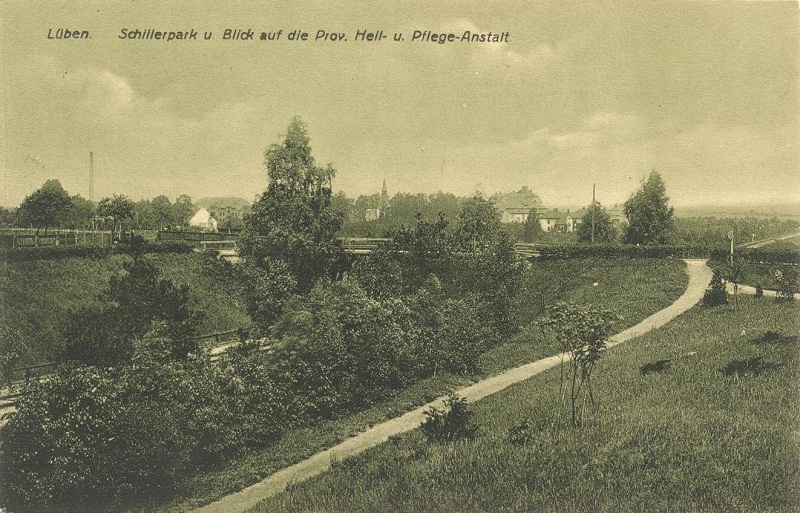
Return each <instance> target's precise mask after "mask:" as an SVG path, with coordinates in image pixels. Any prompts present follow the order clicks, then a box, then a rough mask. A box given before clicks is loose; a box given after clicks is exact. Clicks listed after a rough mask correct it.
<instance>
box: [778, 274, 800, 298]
mask: <svg viewBox="0 0 800 513" xmlns="http://www.w3.org/2000/svg"><path fill="white" fill-rule="evenodd" d="M775 281H776V282H777V283H778V290H777V298H778V299H780V300H784V301H791V300H792V299H794V295H795V294H797V290H798V283H800V282H799V281H798V272H797V269H796V268H794V267H788V266H786V267H783V268H782V269H780V270H777V271H775Z"/></svg>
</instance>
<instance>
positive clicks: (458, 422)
mask: <svg viewBox="0 0 800 513" xmlns="http://www.w3.org/2000/svg"><path fill="white" fill-rule="evenodd" d="M424 414H425V420H424V421H423V423H422V426H421V427H422V432H423V433H425V436H426V437H427V438H428V440H430V441H431V442H438V443H442V442H452V441H455V440H461V439H464V438H473V437H474V436H475V434H476V433H477V428H476V426H474V425H473V424H472V411H471V410H470V408H469V405H468V404H467V399H466V398H464V397H461V396H459V395H458V394H456V393H451V394H450V395H449V396H448V397H447V399H445V400H444V409H440V408H436V407H435V406H431V407H429V408H428V409H427V410H425V412H424Z"/></svg>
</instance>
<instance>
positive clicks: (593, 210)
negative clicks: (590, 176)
mask: <svg viewBox="0 0 800 513" xmlns="http://www.w3.org/2000/svg"><path fill="white" fill-rule="evenodd" d="M596 185H597V184H594V183H593V184H592V244H594V213H595V208H594V193H595V186H596Z"/></svg>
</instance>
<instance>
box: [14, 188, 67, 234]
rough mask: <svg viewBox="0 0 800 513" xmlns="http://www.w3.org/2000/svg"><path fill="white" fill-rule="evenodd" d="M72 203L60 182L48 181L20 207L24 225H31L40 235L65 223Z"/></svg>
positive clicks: (21, 219)
mask: <svg viewBox="0 0 800 513" xmlns="http://www.w3.org/2000/svg"><path fill="white" fill-rule="evenodd" d="M71 206H72V201H70V198H69V194H67V191H65V190H64V188H63V187H62V186H61V182H59V181H58V180H47V181H46V182H45V183H44V185H42V187H41V188H40V189H38V190H36V191H34V192H33V193H31V194H30V195H29V196H26V197H25V199H24V200H23V201H22V204H21V205H20V207H19V216H20V221H21V223H22V224H31V225H33V226H34V227H35V228H36V232H37V233H38V232H39V230H40V229H41V228H44V231H45V233H47V229H48V228H49V227H51V226H58V225H59V224H61V223H63V222H64V221H65V220H66V218H67V215H68V214H69V210H70V207H71Z"/></svg>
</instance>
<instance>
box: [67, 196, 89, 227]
mask: <svg viewBox="0 0 800 513" xmlns="http://www.w3.org/2000/svg"><path fill="white" fill-rule="evenodd" d="M96 208H97V206H96V205H95V203H94V201H91V200H88V199H86V198H84V197H83V196H81V195H80V194H76V195H74V196H72V197H71V198H70V207H69V211H68V212H67V214H66V216H65V218H64V226H68V227H70V228H75V229H78V228H90V227H91V223H92V218H93V217H94V213H95V210H96Z"/></svg>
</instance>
